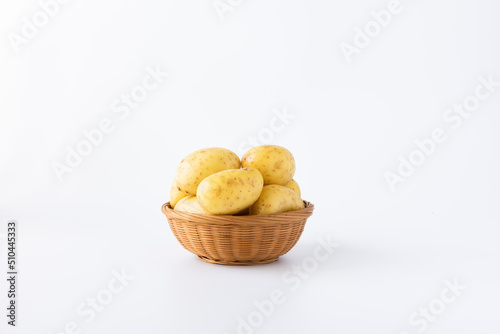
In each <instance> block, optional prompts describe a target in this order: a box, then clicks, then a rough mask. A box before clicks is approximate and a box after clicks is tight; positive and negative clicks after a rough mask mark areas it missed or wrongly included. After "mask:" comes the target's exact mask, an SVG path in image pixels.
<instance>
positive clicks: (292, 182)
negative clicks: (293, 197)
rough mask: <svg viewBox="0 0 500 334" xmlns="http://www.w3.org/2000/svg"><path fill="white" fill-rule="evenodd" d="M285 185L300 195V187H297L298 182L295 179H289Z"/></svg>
mask: <svg viewBox="0 0 500 334" xmlns="http://www.w3.org/2000/svg"><path fill="white" fill-rule="evenodd" d="M285 187H287V188H290V189H292V190H293V191H295V192H296V193H297V194H298V195H299V197H300V187H299V184H298V183H297V181H295V180H294V179H291V180H290V182H288V183H287V184H285Z"/></svg>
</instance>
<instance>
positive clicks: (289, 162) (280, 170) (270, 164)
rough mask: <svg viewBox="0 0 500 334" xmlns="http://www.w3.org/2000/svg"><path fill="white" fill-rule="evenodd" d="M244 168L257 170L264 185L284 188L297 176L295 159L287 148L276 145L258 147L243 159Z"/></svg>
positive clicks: (249, 151) (247, 153)
mask: <svg viewBox="0 0 500 334" xmlns="http://www.w3.org/2000/svg"><path fill="white" fill-rule="evenodd" d="M241 165H242V166H243V167H253V168H257V169H258V170H259V171H260V173H261V174H262V176H263V177H264V184H265V185H267V184H279V185H282V186H284V185H285V184H287V183H288V182H290V180H291V179H292V177H293V175H294V174H295V159H294V158H293V155H292V153H290V151H288V150H287V149H286V148H284V147H281V146H276V145H263V146H257V147H254V148H252V149H250V150H248V151H247V152H246V153H245V154H244V155H243V157H242V158H241Z"/></svg>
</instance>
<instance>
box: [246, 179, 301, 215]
mask: <svg viewBox="0 0 500 334" xmlns="http://www.w3.org/2000/svg"><path fill="white" fill-rule="evenodd" d="M303 208H304V202H303V201H302V199H301V198H300V197H299V195H297V193H296V192H295V191H293V190H292V189H290V188H287V187H285V186H280V185H277V184H271V185H268V186H264V188H263V189H262V193H261V194H260V196H259V199H258V200H257V202H255V203H254V204H253V205H252V206H251V207H250V214H251V215H269V214H273V213H279V212H287V211H295V210H300V209H303Z"/></svg>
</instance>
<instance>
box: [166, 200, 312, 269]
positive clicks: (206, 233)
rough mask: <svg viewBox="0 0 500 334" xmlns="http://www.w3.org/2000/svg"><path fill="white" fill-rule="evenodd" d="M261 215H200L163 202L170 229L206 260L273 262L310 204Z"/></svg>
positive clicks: (296, 233) (288, 245) (294, 237)
mask: <svg viewBox="0 0 500 334" xmlns="http://www.w3.org/2000/svg"><path fill="white" fill-rule="evenodd" d="M304 203H305V208H304V209H302V210H298V211H290V212H283V213H279V214H273V215H261V216H224V215H220V216H219V215H218V216H215V215H204V214H195V213H187V212H181V211H174V210H172V208H171V207H170V202H167V203H165V204H163V206H162V211H163V213H164V214H165V215H166V216H167V219H168V223H169V225H170V229H171V230H172V232H173V233H174V235H175V237H176V238H177V240H178V241H179V242H180V243H181V245H182V246H184V248H186V249H187V250H188V251H190V252H191V253H194V254H196V255H198V257H199V258H200V259H202V260H203V261H206V262H210V263H219V264H233V265H249V264H260V263H270V262H274V261H276V260H277V259H278V257H280V256H281V255H283V254H286V253H287V252H288V251H289V250H290V249H292V247H293V246H295V244H296V243H297V241H298V240H299V237H300V235H301V234H302V231H303V230H304V225H305V223H306V220H307V218H309V217H310V216H311V215H312V212H313V210H314V205H313V204H311V203H309V202H306V201H304Z"/></svg>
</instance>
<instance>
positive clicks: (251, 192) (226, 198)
mask: <svg viewBox="0 0 500 334" xmlns="http://www.w3.org/2000/svg"><path fill="white" fill-rule="evenodd" d="M263 186H264V180H263V178H262V175H261V174H260V172H259V171H258V170H257V169H255V168H242V169H230V170H224V171H222V172H218V173H215V174H213V175H210V176H209V177H207V178H206V179H204V180H203V181H202V182H201V183H200V185H199V186H198V190H197V195H196V196H197V197H198V202H199V203H200V205H201V206H202V207H203V208H204V209H205V210H206V211H208V212H210V213H211V214H214V215H232V214H235V213H238V212H241V211H242V210H244V209H246V208H248V207H249V206H250V205H252V204H253V203H254V202H255V201H256V200H257V199H258V198H259V195H260V193H261V191H262V187H263Z"/></svg>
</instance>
